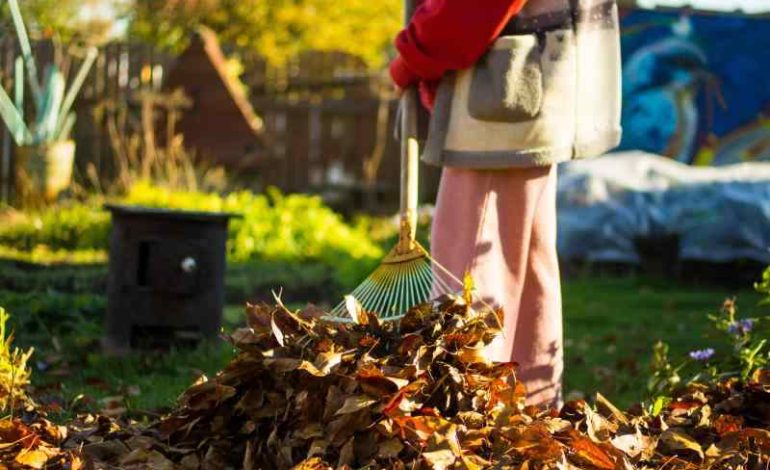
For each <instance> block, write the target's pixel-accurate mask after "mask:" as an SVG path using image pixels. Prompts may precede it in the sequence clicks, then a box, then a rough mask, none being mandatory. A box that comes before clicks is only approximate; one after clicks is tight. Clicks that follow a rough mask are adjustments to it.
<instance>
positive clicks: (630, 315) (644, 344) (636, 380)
mask: <svg viewBox="0 0 770 470" xmlns="http://www.w3.org/2000/svg"><path fill="white" fill-rule="evenodd" d="M729 297H736V298H737V300H738V305H739V308H742V309H743V310H745V312H749V313H750V312H752V311H754V310H755V307H756V305H757V303H758V302H759V300H760V299H761V296H760V295H759V294H757V293H756V292H754V291H753V290H750V289H745V290H743V291H731V290H725V289H721V290H720V289H719V288H716V287H713V286H711V287H702V288H697V287H683V286H680V285H675V284H672V283H670V282H667V281H664V280H641V279H631V278H610V277H606V278H593V277H592V278H586V279H581V280H571V281H568V282H566V283H565V285H564V315H565V323H566V324H565V349H566V375H565V384H564V385H565V392H566V393H567V394H568V395H569V394H573V395H579V394H584V395H586V396H589V397H590V396H591V395H592V394H594V393H595V392H597V391H601V392H602V393H603V394H604V395H605V396H607V397H609V398H610V399H611V400H614V401H615V402H617V403H618V404H619V405H622V406H628V405H631V404H633V403H635V402H637V401H639V400H640V399H641V398H642V397H643V396H644V392H645V389H646V386H647V377H649V362H650V358H651V356H652V347H653V345H654V344H655V343H656V342H657V341H659V340H662V341H665V342H667V343H669V344H670V346H671V353H672V357H674V358H681V357H682V356H683V355H685V354H687V352H688V351H691V350H693V349H696V348H703V347H706V346H708V342H709V339H708V338H707V337H706V331H707V326H708V323H707V321H706V316H707V315H708V314H711V313H717V312H718V311H719V309H720V307H721V305H722V302H723V301H724V300H725V299H727V298H729Z"/></svg>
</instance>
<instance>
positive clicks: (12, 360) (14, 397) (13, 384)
mask: <svg viewBox="0 0 770 470" xmlns="http://www.w3.org/2000/svg"><path fill="white" fill-rule="evenodd" d="M8 317H9V316H8V314H7V313H6V311H5V310H4V309H3V308H0V412H2V413H7V412H8V411H11V412H12V411H13V410H14V409H15V408H16V405H17V404H20V403H23V402H24V401H26V387H27V385H29V377H30V369H29V367H27V362H28V361H29V358H30V357H31V356H32V349H30V350H28V351H21V350H20V349H19V348H16V347H13V346H12V344H13V335H12V334H10V333H9V332H8V331H7V330H6V328H7V326H8Z"/></svg>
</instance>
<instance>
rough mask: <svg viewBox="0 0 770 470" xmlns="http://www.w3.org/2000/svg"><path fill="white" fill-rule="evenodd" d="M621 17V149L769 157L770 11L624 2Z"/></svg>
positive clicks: (686, 158) (698, 160)
mask: <svg viewBox="0 0 770 470" xmlns="http://www.w3.org/2000/svg"><path fill="white" fill-rule="evenodd" d="M622 24H623V38H622V43H623V56H624V57H623V59H624V71H623V78H624V87H623V95H624V96H623V97H624V111H623V125H624V130H625V134H624V138H623V142H622V144H621V149H623V150H631V149H641V150H645V151H647V152H652V153H657V154H663V155H667V156H669V157H671V158H673V159H675V160H678V161H680V162H683V163H689V164H694V165H725V164H730V163H737V162H743V161H757V160H759V161H770V17H765V18H760V17H749V16H740V15H727V14H725V15H717V14H705V13H703V14H683V13H681V12H662V11H650V10H626V11H624V12H623V18H622Z"/></svg>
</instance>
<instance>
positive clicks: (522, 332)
mask: <svg viewBox="0 0 770 470" xmlns="http://www.w3.org/2000/svg"><path fill="white" fill-rule="evenodd" d="M431 250H432V252H433V257H434V258H435V259H436V260H437V261H438V262H439V263H441V264H442V265H443V266H444V267H446V268H447V269H448V270H449V271H451V272H452V273H453V274H454V275H455V276H456V277H458V278H462V276H463V274H464V273H465V272H466V271H467V270H470V271H471V273H472V275H473V278H474V281H475V283H476V288H477V290H478V294H479V296H480V297H481V298H482V299H483V300H484V301H486V302H488V303H490V304H493V305H496V306H500V307H502V308H503V311H504V312H505V328H504V332H505V335H504V337H500V338H498V340H497V341H495V342H494V343H493V344H492V345H490V346H489V348H488V350H487V353H488V354H489V356H490V358H491V359H493V360H495V361H515V362H518V363H519V364H520V368H519V378H520V379H521V380H522V381H523V382H524V383H525V384H526V386H527V389H528V390H529V402H530V403H532V404H549V405H556V404H558V403H559V402H560V400H561V374H562V368H563V351H562V316H561V314H562V312H561V284H560V281H559V264H558V259H557V255H556V168H555V167H538V168H522V169H510V170H498V171H479V170H463V169H455V168H445V169H444V171H443V174H442V177H441V187H440V189H439V195H438V202H437V205H436V216H435V219H434V221H433V234H432V239H431Z"/></svg>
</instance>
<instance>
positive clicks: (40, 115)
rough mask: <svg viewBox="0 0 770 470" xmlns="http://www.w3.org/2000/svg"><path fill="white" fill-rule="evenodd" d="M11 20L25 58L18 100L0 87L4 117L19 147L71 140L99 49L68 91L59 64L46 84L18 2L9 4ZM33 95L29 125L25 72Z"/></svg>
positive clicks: (19, 68) (18, 70)
mask: <svg viewBox="0 0 770 470" xmlns="http://www.w3.org/2000/svg"><path fill="white" fill-rule="evenodd" d="M8 3H9V7H10V10H11V17H12V19H13V24H14V27H15V28H16V35H17V37H18V40H19V44H20V46H21V57H18V58H17V59H16V62H15V76H14V91H13V94H14V97H13V99H11V97H10V96H8V93H7V92H6V91H5V89H3V88H2V87H0V116H1V117H2V119H3V121H5V124H6V126H8V129H9V130H10V132H11V135H12V136H13V139H14V141H15V142H16V144H17V145H19V146H23V145H43V144H48V143H52V142H58V141H61V140H67V139H69V136H70V134H71V132H72V128H73V126H74V125H75V113H74V112H73V111H72V105H73V104H74V103H75V98H77V95H78V93H79V92H80V89H81V88H82V86H83V83H84V82H85V79H86V77H87V76H88V72H89V70H90V69H91V66H92V65H93V63H94V60H95V59H96V55H97V50H96V48H93V47H91V48H88V49H87V52H86V54H85V58H84V59H83V61H82V63H81V65H80V69H79V70H78V72H77V74H76V75H75V78H74V79H73V81H72V83H71V84H70V86H69V88H67V83H66V78H65V75H64V73H63V72H62V70H61V68H60V67H59V66H58V65H57V64H49V65H48V67H47V70H46V74H45V80H44V81H43V82H41V81H40V79H39V77H38V70H37V65H36V62H35V58H34V57H33V55H32V46H31V44H30V41H29V36H28V34H27V29H26V26H25V25H24V21H23V19H22V16H21V11H20V9H19V4H18V1H17V0H9V2H8ZM25 70H26V76H27V82H28V83H29V86H30V91H31V94H32V98H33V102H34V105H35V106H34V109H35V116H34V118H33V119H32V120H30V124H29V125H28V124H27V120H26V119H25V115H24V109H25V106H24V83H25V81H24V71H25Z"/></svg>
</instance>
